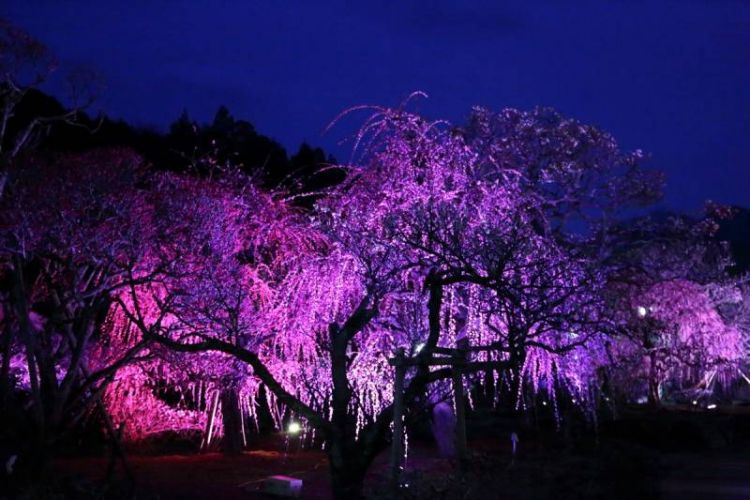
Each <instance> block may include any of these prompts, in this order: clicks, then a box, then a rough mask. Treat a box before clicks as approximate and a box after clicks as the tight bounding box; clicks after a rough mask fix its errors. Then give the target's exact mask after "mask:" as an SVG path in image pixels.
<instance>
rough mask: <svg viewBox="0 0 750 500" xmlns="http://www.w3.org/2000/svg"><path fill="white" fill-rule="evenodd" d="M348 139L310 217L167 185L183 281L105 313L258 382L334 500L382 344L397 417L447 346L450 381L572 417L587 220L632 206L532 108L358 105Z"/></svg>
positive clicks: (384, 381)
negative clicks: (352, 161)
mask: <svg viewBox="0 0 750 500" xmlns="http://www.w3.org/2000/svg"><path fill="white" fill-rule="evenodd" d="M485 122H488V123H489V122H492V123H493V125H492V126H487V127H485V128H482V127H480V125H481V124H482V123H485ZM359 139H360V144H361V145H362V148H361V151H364V155H363V157H362V162H361V164H362V166H356V167H350V168H349V169H348V179H347V181H346V182H344V183H343V184H341V185H340V186H338V187H337V188H336V189H335V190H333V191H332V192H331V193H329V194H328V196H327V197H325V198H323V199H322V200H321V201H320V202H319V203H318V206H317V207H316V210H315V213H314V214H313V216H312V217H310V216H309V215H305V214H301V213H296V212H294V211H293V210H291V209H290V208H289V207H288V206H286V205H285V204H284V203H282V202H281V201H278V200H277V199H275V198H273V197H272V196H270V195H267V194H264V193H262V192H260V191H258V190H257V188H255V187H254V186H253V185H252V184H247V183H245V182H242V181H238V180H236V181H229V180H228V179H225V180H224V181H220V182H217V181H200V182H199V181H177V182H176V186H177V188H178V189H177V190H178V191H182V194H176V195H175V196H168V197H166V198H167V199H168V200H170V201H169V202H168V203H170V204H171V205H170V206H169V207H168V208H166V209H165V211H166V212H167V213H169V214H170V216H171V217H173V218H174V220H175V221H176V224H177V225H179V226H180V227H184V228H185V231H184V235H181V237H180V238H175V239H173V240H172V241H170V242H165V244H164V245H165V246H164V248H162V250H161V251H162V252H163V253H165V254H166V255H169V256H170V257H171V256H173V255H178V256H179V257H178V260H179V262H180V264H179V265H178V266H176V267H179V268H180V269H181V271H182V272H181V273H180V275H179V276H175V277H172V278H170V277H167V278H164V279H161V280H158V281H155V282H152V283H148V284H143V285H137V286H136V285H134V286H133V287H131V289H130V290H129V292H128V293H126V294H123V295H122V296H121V297H120V299H119V306H120V307H119V311H120V313H121V314H122V315H123V316H124V318H125V319H126V320H127V321H128V322H129V323H130V325H132V326H134V327H136V328H137V329H138V330H139V331H140V333H141V334H142V335H143V336H144V337H145V338H147V339H152V340H155V341H157V342H158V343H160V344H161V345H163V346H166V347H169V348H171V349H173V350H175V351H179V352H183V353H194V354H197V355H198V356H200V357H199V358H197V359H199V360H200V362H201V364H203V365H205V369H206V371H207V372H213V371H218V372H222V371H224V370H226V369H227V367H229V366H230V365H231V363H230V362H229V360H230V359H233V360H238V361H240V362H241V363H240V364H238V365H233V368H232V370H231V371H233V372H234V375H232V377H233V378H234V380H235V382H232V383H233V384H236V385H237V386H239V389H238V391H237V393H238V394H244V396H241V397H245V398H247V397H249V398H252V397H253V395H254V394H256V393H255V392H254V391H256V390H257V387H258V384H259V383H262V384H263V385H264V386H265V387H266V388H267V390H268V392H269V394H271V395H272V399H273V401H272V404H273V405H276V404H280V405H282V406H283V408H285V411H288V412H291V413H292V414H293V415H294V416H295V418H298V419H301V420H303V421H304V422H306V424H307V425H309V426H311V427H313V428H315V429H316V430H317V431H319V432H320V433H321V435H322V437H323V439H324V440H325V446H326V449H327V451H328V454H329V458H330V463H331V471H332V477H333V485H334V491H335V492H336V494H337V495H338V496H341V497H346V496H350V495H352V494H354V495H356V494H358V493H359V491H360V489H361V485H362V480H363V477H364V474H365V472H366V470H367V467H368V466H369V464H370V463H371V462H372V460H373V459H374V457H375V456H376V455H377V454H378V453H379V452H380V451H381V450H382V449H383V447H384V446H386V445H387V441H388V436H389V434H390V425H391V422H392V412H393V408H392V401H391V399H392V378H393V375H392V371H391V369H390V367H389V366H388V358H389V357H390V356H391V355H392V353H393V351H394V349H396V348H406V350H407V352H409V353H410V355H413V356H415V357H416V359H417V360H419V361H418V362H417V363H416V366H415V368H413V369H412V370H411V371H410V372H409V373H408V374H407V379H406V383H405V389H404V400H405V402H406V404H407V406H410V405H411V404H413V403H415V402H417V401H419V400H421V399H422V398H423V397H424V395H425V392H426V391H427V390H428V388H429V387H430V385H431V384H432V383H433V382H436V381H439V380H441V379H443V378H446V377H449V376H451V373H452V372H451V370H450V369H449V368H442V369H434V368H431V367H430V363H429V362H430V360H431V359H432V356H433V354H434V352H435V350H436V349H437V348H438V347H453V346H454V344H455V341H456V339H457V337H459V336H465V337H468V338H469V340H470V343H471V344H472V345H473V346H476V347H479V348H481V352H480V353H479V354H476V355H475V357H474V358H473V359H472V362H471V363H469V364H468V365H467V366H466V367H464V371H465V372H467V373H469V374H470V373H472V372H475V371H483V372H484V373H485V374H486V376H485V379H486V380H490V379H491V380H492V381H493V382H492V383H493V384H494V383H495V381H496V380H497V378H496V377H497V376H498V374H504V373H508V374H509V378H508V380H509V381H510V383H509V385H512V386H513V387H512V390H511V394H512V395H513V398H514V403H515V406H516V407H519V408H521V407H523V405H522V404H519V402H520V398H519V397H518V396H519V395H520V394H521V392H522V389H523V388H524V387H526V386H527V387H528V388H530V389H532V390H534V391H537V390H542V389H543V390H546V391H548V392H549V394H550V395H552V396H553V397H554V394H556V391H559V390H562V391H563V392H564V393H565V394H571V395H572V397H573V398H574V399H578V400H581V401H583V400H584V399H585V397H586V395H587V394H588V392H589V390H590V387H591V384H592V383H594V382H595V380H593V378H594V370H595V368H596V366H598V363H599V359H600V351H601V349H600V348H599V347H598V346H600V344H601V337H602V334H603V333H604V331H605V326H606V324H605V322H606V320H605V318H604V316H602V313H601V308H602V304H601V302H600V300H601V299H600V297H601V295H600V294H599V291H600V287H601V284H602V283H603V277H602V275H601V274H599V272H598V271H596V263H597V259H598V258H599V252H600V247H601V246H603V243H602V242H603V241H604V240H605V239H606V238H605V236H606V229H607V228H606V225H605V224H604V222H605V220H606V218H605V217H604V216H603V215H600V216H599V217H598V218H592V217H591V216H590V213H591V209H592V207H596V208H598V209H600V212H602V213H604V214H606V215H611V214H613V213H614V212H615V211H616V209H617V207H616V206H615V205H617V203H620V204H623V203H624V202H625V201H632V200H636V199H643V198H646V197H648V195H649V190H648V189H647V188H644V187H643V186H641V185H640V184H639V183H642V182H641V181H642V180H643V179H644V177H643V176H642V175H640V171H639V170H638V168H637V158H634V157H628V156H622V155H620V153H619V152H618V151H617V149H616V146H615V145H614V142H613V141H612V140H611V138H610V137H609V136H607V135H606V134H603V133H600V132H598V131H596V129H593V128H591V127H584V126H581V125H579V124H577V123H576V122H572V121H567V120H563V119H562V118H560V117H559V116H557V115H555V114H550V112H543V113H542V112H535V113H530V114H522V113H516V112H508V113H505V114H504V115H501V116H500V118H497V117H493V116H491V115H484V116H483V115H481V113H480V112H477V114H476V115H475V116H474V122H473V123H472V126H471V127H469V128H468V129H466V130H463V131H462V130H457V129H452V128H450V127H449V126H447V125H446V124H441V123H431V122H428V121H426V120H424V119H423V118H421V117H419V116H417V115H414V114H411V113H408V112H405V111H404V110H402V109H398V110H392V109H375V110H374V113H373V114H372V116H371V117H370V119H368V120H367V121H366V122H365V124H364V126H363V128H362V132H361V134H360V136H359ZM618 169H619V170H622V172H620V173H619V174H620V176H619V177H618V175H616V174H617V172H616V171H617V170H618ZM623 173H624V174H629V177H628V178H631V179H634V181H633V182H634V183H633V184H627V183H626V182H625V181H624V180H623V177H622V174H623ZM603 178H606V179H607V180H606V181H605V180H603ZM642 184H645V183H642ZM602 185H604V186H605V187H607V189H609V191H607V193H608V195H607V196H604V195H602V194H601V193H602V191H603V188H602ZM592 193H594V194H592ZM615 199H617V200H619V201H617V203H616V202H615ZM576 220H579V221H584V222H583V223H585V224H587V225H588V226H589V229H590V231H589V233H590V234H588V235H587V234H586V232H585V231H583V232H582V233H583V235H582V236H578V235H577V233H575V232H574V231H570V230H569V227H568V225H569V224H571V223H575V222H576ZM169 249H171V250H169ZM193 359H196V358H193ZM524 380H526V381H528V384H525V383H524V382H523V381H524Z"/></svg>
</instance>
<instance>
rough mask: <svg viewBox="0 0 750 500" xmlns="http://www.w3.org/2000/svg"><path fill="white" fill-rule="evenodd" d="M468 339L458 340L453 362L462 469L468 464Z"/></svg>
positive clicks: (459, 452)
mask: <svg viewBox="0 0 750 500" xmlns="http://www.w3.org/2000/svg"><path fill="white" fill-rule="evenodd" d="M468 347H469V345H468V339H466V338H465V337H464V338H462V339H461V340H459V341H458V342H457V348H458V353H457V355H456V357H455V359H454V362H453V394H454V398H455V404H456V457H457V458H458V463H459V466H460V467H461V469H462V470H463V468H464V467H465V465H466V404H465V398H464V382H463V369H462V368H463V366H464V364H465V363H466V354H467V348H468Z"/></svg>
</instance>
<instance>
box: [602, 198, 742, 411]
mask: <svg viewBox="0 0 750 500" xmlns="http://www.w3.org/2000/svg"><path fill="white" fill-rule="evenodd" d="M707 208H708V210H707V214H706V216H705V217H704V218H702V219H698V220H694V219H691V218H687V217H684V216H683V217H677V216H669V217H666V218H665V219H664V220H662V221H657V220H653V219H651V218H645V219H641V220H636V221H631V223H630V224H629V225H628V228H627V230H625V231H623V233H622V234H621V235H620V237H621V240H620V242H619V243H618V244H617V245H616V246H615V247H614V248H615V251H614V252H613V255H614V256H615V259H614V260H615V261H618V264H617V265H618V266H619V270H618V273H617V274H616V275H615V276H614V279H613V281H612V282H611V287H612V292H613V294H614V297H615V303H616V304H617V306H616V308H617V310H618V316H619V319H620V321H621V326H622V333H621V335H618V336H617V339H616V341H615V342H614V344H613V348H612V351H611V354H612V355H613V360H612V365H611V368H610V372H611V373H613V374H614V376H615V380H616V381H617V382H618V385H619V386H620V387H621V388H622V389H633V388H635V387H638V385H639V384H645V386H646V387H647V391H646V394H647V399H648V401H649V402H650V403H651V404H653V405H657V404H659V403H660V402H661V399H662V394H663V393H664V392H666V391H667V390H668V388H667V386H669V389H671V390H672V391H684V390H688V389H695V388H701V389H703V390H705V391H708V389H709V388H710V386H711V385H712V383H713V382H715V381H716V380H722V381H723V382H725V383H727V382H731V381H732V380H734V379H736V378H738V377H739V376H740V372H739V369H740V368H741V365H742V363H743V362H744V361H745V360H746V359H747V349H746V345H745V338H746V333H745V331H746V328H745V326H744V324H743V317H744V315H743V314H742V313H741V309H742V308H741V304H742V303H744V299H743V291H742V289H743V287H742V283H743V282H744V281H745V278H744V277H736V276H733V275H732V274H731V273H730V272H729V271H730V269H731V267H732V265H733V262H732V259H731V256H730V254H729V252H728V248H727V247H726V245H724V244H722V243H721V242H718V241H716V240H714V239H713V238H712V236H713V233H714V232H715V230H716V228H717V227H718V225H717V224H718V221H719V220H721V219H722V218H726V217H730V216H731V210H729V209H727V208H725V207H721V206H717V205H714V204H708V205H707ZM626 392H628V391H626ZM631 392H632V391H631ZM636 396H637V395H636Z"/></svg>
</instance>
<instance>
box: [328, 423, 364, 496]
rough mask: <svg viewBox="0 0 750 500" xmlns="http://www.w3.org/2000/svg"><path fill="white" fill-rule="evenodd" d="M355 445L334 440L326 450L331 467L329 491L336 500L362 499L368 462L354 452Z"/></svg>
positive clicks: (338, 439)
mask: <svg viewBox="0 0 750 500" xmlns="http://www.w3.org/2000/svg"><path fill="white" fill-rule="evenodd" d="M354 445H355V443H354V441H353V440H351V441H349V440H346V438H343V439H341V438H334V439H332V440H331V442H330V446H329V449H328V459H329V463H330V467H331V489H332V493H333V498H334V499H336V500H354V499H358V498H363V494H362V487H363V483H364V479H365V474H366V473H367V466H368V465H369V461H368V460H366V457H364V456H363V454H361V453H357V452H356V451H355V446H354Z"/></svg>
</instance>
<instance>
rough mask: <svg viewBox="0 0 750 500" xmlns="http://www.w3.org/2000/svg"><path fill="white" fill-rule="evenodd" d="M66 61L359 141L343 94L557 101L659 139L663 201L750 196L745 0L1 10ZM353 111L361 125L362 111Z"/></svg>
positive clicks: (294, 128) (655, 155) (298, 129)
mask: <svg viewBox="0 0 750 500" xmlns="http://www.w3.org/2000/svg"><path fill="white" fill-rule="evenodd" d="M0 15H5V16H7V17H9V18H10V19H11V20H13V21H14V22H15V23H17V24H18V25H20V26H21V27H23V28H25V29H27V30H28V31H30V32H31V33H32V34H34V35H35V36H36V37H38V38H39V39H41V40H42V41H44V42H45V43H47V44H48V45H49V47H50V48H51V49H52V50H53V51H54V52H55V53H56V54H57V55H58V57H59V59H60V60H61V62H63V63H64V64H88V65H93V66H95V67H96V68H98V70H99V71H100V73H101V74H102V75H103V76H104V78H105V79H106V81H107V85H108V88H107V90H106V93H105V94H104V96H103V97H102V99H101V100H100V101H99V103H98V104H99V106H101V107H102V108H103V109H104V110H105V111H106V112H108V113H109V114H111V115H113V116H115V117H122V118H125V119H127V120H129V121H132V122H135V123H137V124H151V125H155V126H157V127H159V128H164V127H166V125H167V124H168V123H169V122H171V121H172V120H173V119H175V118H176V117H177V116H178V115H179V113H180V112H181V111H182V109H183V108H187V109H188V110H189V112H190V113H191V115H192V116H193V117H195V118H197V119H198V120H199V121H207V120H209V119H210V118H211V117H212V116H213V113H214V112H215V110H216V108H217V107H218V106H219V105H220V104H225V105H227V106H228V107H229V109H230V111H231V112H232V113H233V114H234V115H235V116H236V117H239V118H245V119H248V120H250V121H251V122H252V123H253V124H254V125H255V126H256V128H257V129H258V130H259V131H260V132H261V133H264V134H267V135H270V136H272V137H274V138H276V139H277V140H279V141H280V142H281V143H283V144H284V145H285V146H286V147H287V148H288V149H290V150H294V149H296V147H297V146H298V144H299V143H300V142H301V141H303V140H307V141H309V142H311V143H313V144H316V145H322V146H323V147H325V148H326V149H327V150H330V151H333V152H334V153H335V154H336V155H337V156H338V157H339V159H346V158H348V151H349V150H348V148H349V146H341V145H338V141H340V140H341V139H342V136H343V135H345V133H346V132H347V131H348V130H350V127H347V126H343V127H341V128H339V129H334V131H333V132H332V133H328V134H326V135H325V136H323V135H321V134H322V131H323V129H324V128H325V127H326V125H327V124H328V123H329V121H330V120H331V119H332V118H333V117H334V116H335V115H337V114H338V113H339V112H340V111H341V110H343V109H345V108H347V107H349V106H352V105H357V104H388V105H390V104H398V103H399V102H400V100H401V99H402V98H403V97H404V96H405V95H407V94H409V93H410V92H411V91H413V90H424V91H426V92H427V93H429V94H430V99H429V100H428V101H427V102H424V103H422V104H420V110H421V111H423V112H424V113H425V114H427V115H429V116H431V117H434V118H447V119H449V120H452V121H461V120H462V119H463V118H464V117H465V116H466V114H467V112H468V110H469V108H470V107H471V106H472V105H474V104H480V105H484V106H487V107H491V108H496V109H500V108H503V107H509V106H510V107H519V108H530V107H533V106H535V105H545V106H553V107H555V108H557V109H558V110H560V111H561V112H563V113H564V114H566V115H569V116H573V117H576V118H578V119H580V120H582V121H585V122H590V123H593V124H596V125H599V126H600V127H602V128H604V129H607V130H609V131H610V132H612V133H613V134H614V135H615V137H617V138H618V140H619V142H620V144H621V145H622V146H623V147H624V148H629V149H632V148H637V147H639V148H642V149H644V150H645V151H647V152H649V153H651V154H652V159H651V161H650V165H651V166H653V167H655V168H660V169H663V170H665V171H666V172H667V173H668V176H669V177H668V182H669V185H668V189H667V197H666V202H667V204H668V205H669V206H671V207H677V208H687V209H695V208H698V206H699V204H700V202H701V201H702V200H703V199H706V198H712V199H714V200H717V201H721V202H726V203H737V204H743V205H748V206H750V140H749V139H750V1H729V0H692V1H690V0H682V1H656V0H651V1H646V0H642V1H639V0H621V1H620V0H591V1H585V2H583V1H563V0H558V1H531V0H526V1H518V2H503V1H499V0H495V1H486V2H469V1H455V2H448V1H443V0H434V1H424V2H409V1H405V0H402V1H383V2H354V1H352V2H345V1H341V2H315V1H313V0H307V1H290V0H284V1H278V0H276V1H268V2H253V1H235V2H219V1H205V2H203V1H200V2H199V1H187V0H185V1H169V2H168V1H156V0H153V1H148V2H146V1H128V2H125V1H121V2H104V1H100V2H92V1H71V0H67V1H49V2H43V1H33V0H5V8H4V9H2V11H0ZM352 126H353V125H352Z"/></svg>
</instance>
